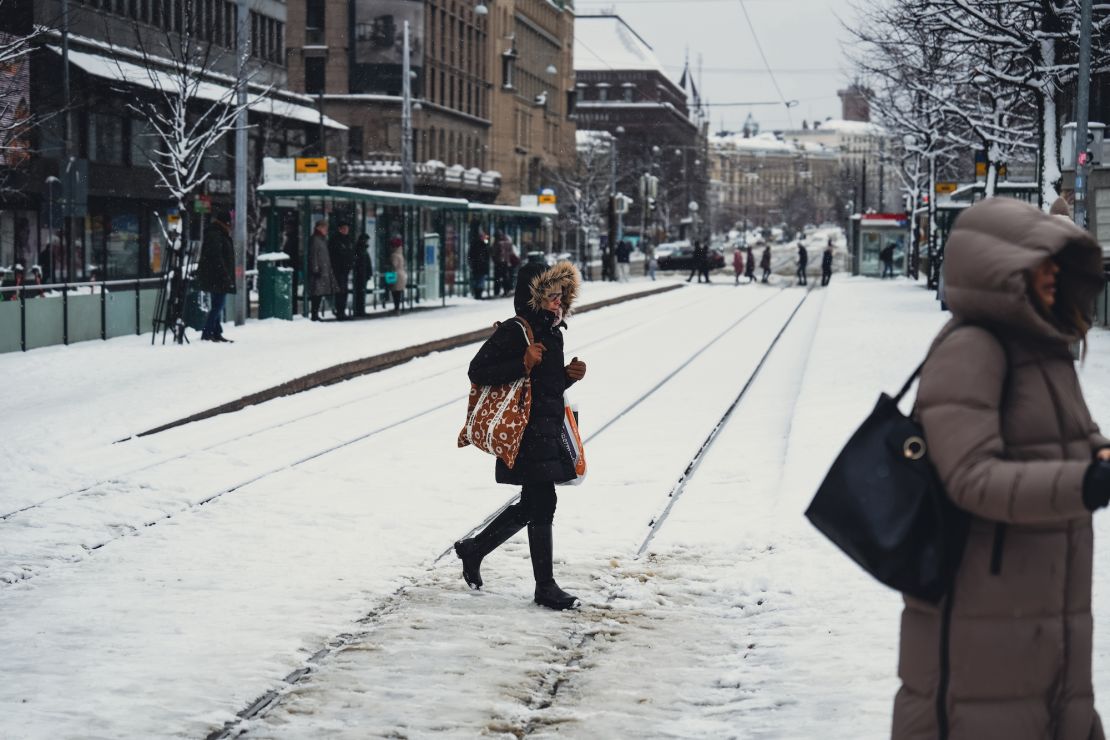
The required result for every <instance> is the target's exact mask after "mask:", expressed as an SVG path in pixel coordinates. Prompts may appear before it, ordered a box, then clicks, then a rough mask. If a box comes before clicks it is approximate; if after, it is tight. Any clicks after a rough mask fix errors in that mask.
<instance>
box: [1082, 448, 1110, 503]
mask: <svg viewBox="0 0 1110 740" xmlns="http://www.w3.org/2000/svg"><path fill="white" fill-rule="evenodd" d="M1107 503H1110V463H1108V462H1104V461H1102V460H1099V461H1097V462H1093V463H1091V465H1090V466H1089V467H1088V468H1087V472H1086V473H1085V474H1084V475H1083V505H1084V506H1086V507H1087V510H1088V511H1095V510H1096V509H1101V508H1103V507H1105V506H1106V504H1107Z"/></svg>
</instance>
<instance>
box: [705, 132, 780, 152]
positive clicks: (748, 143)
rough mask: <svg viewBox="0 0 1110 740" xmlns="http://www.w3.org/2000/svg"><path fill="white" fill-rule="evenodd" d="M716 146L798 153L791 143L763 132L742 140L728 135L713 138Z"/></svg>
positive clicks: (740, 137)
mask: <svg viewBox="0 0 1110 740" xmlns="http://www.w3.org/2000/svg"><path fill="white" fill-rule="evenodd" d="M711 141H712V143H713V144H714V145H716V146H731V147H733V148H735V149H752V150H756V151H761V152H796V151H798V149H797V147H795V146H794V145H793V144H792V143H790V142H788V141H782V140H781V139H779V138H777V137H776V136H775V135H774V134H772V133H769V132H765V133H762V134H757V135H756V136H752V137H749V138H744V137H743V136H742V135H740V134H729V135H727V136H714V137H713V139H712V140H711Z"/></svg>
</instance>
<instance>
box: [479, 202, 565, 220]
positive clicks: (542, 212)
mask: <svg viewBox="0 0 1110 740" xmlns="http://www.w3.org/2000/svg"><path fill="white" fill-rule="evenodd" d="M470 210H471V211H472V212H474V213H501V214H505V215H507V216H510V215H511V216H534V217H539V216H549V217H550V216H558V215H559V209H558V208H556V207H555V206H536V207H535V208H529V207H528V206H497V205H493V204H491V203H471V204H470Z"/></svg>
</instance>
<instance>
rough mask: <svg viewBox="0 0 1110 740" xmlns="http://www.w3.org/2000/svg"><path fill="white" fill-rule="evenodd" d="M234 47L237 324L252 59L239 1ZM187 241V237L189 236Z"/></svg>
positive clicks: (241, 302) (242, 299)
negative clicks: (236, 56) (236, 64)
mask: <svg viewBox="0 0 1110 740" xmlns="http://www.w3.org/2000/svg"><path fill="white" fill-rule="evenodd" d="M237 11H238V22H237V24H236V29H235V31H236V33H235V48H236V50H237V51H238V52H239V79H238V80H236V84H237V85H238V86H239V90H238V101H237V103H238V105H239V115H238V119H239V120H238V121H236V124H235V219H234V221H235V223H234V230H235V234H234V237H235V325H236V326H242V325H243V324H245V323H246V321H247V277H246V272H247V171H248V168H247V60H248V59H250V35H249V33H248V28H249V25H248V24H249V23H250V9H249V8H248V7H247V0H239V2H238V8H237ZM186 238H188V237H187V236H186Z"/></svg>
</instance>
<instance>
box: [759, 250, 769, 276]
mask: <svg viewBox="0 0 1110 740" xmlns="http://www.w3.org/2000/svg"><path fill="white" fill-rule="evenodd" d="M759 268H760V269H761V270H763V279H762V280H760V281H759V282H761V283H766V282H768V281H769V280H770V279H771V245H770V244H767V245H765V246H764V247H763V254H762V255H761V256H760V258H759Z"/></svg>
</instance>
